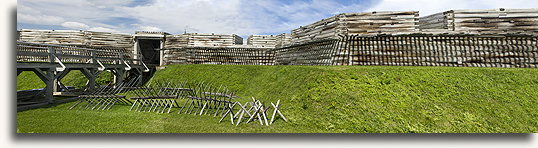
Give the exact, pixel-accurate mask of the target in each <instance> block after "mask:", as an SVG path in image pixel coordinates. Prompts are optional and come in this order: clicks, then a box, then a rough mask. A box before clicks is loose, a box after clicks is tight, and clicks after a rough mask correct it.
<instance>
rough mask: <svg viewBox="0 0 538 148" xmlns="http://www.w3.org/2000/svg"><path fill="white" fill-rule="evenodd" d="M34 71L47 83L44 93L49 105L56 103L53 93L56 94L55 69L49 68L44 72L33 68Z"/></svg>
mask: <svg viewBox="0 0 538 148" xmlns="http://www.w3.org/2000/svg"><path fill="white" fill-rule="evenodd" d="M32 71H33V72H34V73H35V74H36V75H37V76H38V77H39V79H41V81H43V82H44V83H45V88H44V90H43V91H45V92H44V96H45V99H46V100H47V102H48V103H54V98H53V93H54V85H55V84H54V71H55V68H47V69H45V70H44V71H43V69H40V68H33V69H32Z"/></svg>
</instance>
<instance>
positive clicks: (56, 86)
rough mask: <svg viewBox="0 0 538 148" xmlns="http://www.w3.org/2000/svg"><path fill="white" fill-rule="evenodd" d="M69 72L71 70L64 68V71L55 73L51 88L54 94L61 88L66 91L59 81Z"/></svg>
mask: <svg viewBox="0 0 538 148" xmlns="http://www.w3.org/2000/svg"><path fill="white" fill-rule="evenodd" d="M69 72H71V69H69V68H66V69H65V70H64V71H58V72H56V74H55V76H54V87H53V90H54V92H59V91H60V90H59V89H61V88H63V89H65V90H67V87H65V86H64V85H63V84H62V82H61V81H62V79H63V78H64V77H65V76H66V75H67V74H68V73H69Z"/></svg>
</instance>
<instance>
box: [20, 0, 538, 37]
mask: <svg viewBox="0 0 538 148" xmlns="http://www.w3.org/2000/svg"><path fill="white" fill-rule="evenodd" d="M537 6H538V1H536V0H509V1H507V0H332V1H331V0H295V1H290V0H272V1H270V0H19V1H18V4H17V29H47V30H93V31H105V32H118V33H128V34H132V33H134V31H140V30H145V31H165V32H168V33H172V34H181V33H183V32H184V31H185V29H186V30H187V32H199V33H219V34H232V33H234V34H238V35H240V36H242V37H244V38H245V37H247V36H249V35H252V34H280V33H289V32H290V31H291V30H292V29H295V28H298V27H299V26H302V25H307V24H310V23H313V22H315V21H318V20H321V19H323V18H327V17H330V16H333V15H335V14H339V13H344V12H369V11H404V10H416V11H420V15H421V16H425V15H428V14H432V13H436V12H442V11H446V10H450V9H488V8H532V7H537Z"/></svg>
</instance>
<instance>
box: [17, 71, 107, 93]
mask: <svg viewBox="0 0 538 148" xmlns="http://www.w3.org/2000/svg"><path fill="white" fill-rule="evenodd" d="M112 80H113V75H112V73H111V72H109V71H103V72H101V73H100V74H99V76H97V83H98V84H107V83H109V82H111V81H112ZM87 81H88V79H86V77H85V76H84V74H82V72H80V71H79V70H73V71H71V72H69V73H68V74H67V75H66V76H65V77H64V78H63V79H62V83H63V84H64V85H65V86H74V87H76V88H82V87H84V85H86V82H87ZM43 87H45V83H43V81H41V80H40V79H39V77H38V76H37V75H36V74H35V73H34V72H32V71H24V72H22V73H21V74H20V75H19V76H17V90H29V89H38V88H43Z"/></svg>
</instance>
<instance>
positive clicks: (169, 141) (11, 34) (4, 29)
mask: <svg viewBox="0 0 538 148" xmlns="http://www.w3.org/2000/svg"><path fill="white" fill-rule="evenodd" d="M0 5H1V7H2V9H1V10H2V16H1V22H2V23H1V34H0V38H1V39H0V40H1V41H0V50H1V51H2V54H1V56H2V57H1V58H0V59H1V61H0V64H1V65H0V66H1V67H2V70H1V71H0V75H1V79H0V83H2V85H1V88H0V90H1V92H2V93H1V94H2V97H0V110H1V111H0V113H1V115H0V117H1V118H0V140H1V141H0V148H5V147H7V148H9V147H54V148H64V147H65V148H71V147H91V148H94V147H99V148H107V147H130V148H157V147H234V148H240V147H278V148H283V147H294V148H296V147H357V146H360V147H402V148H407V147H409V148H430V147H472V148H477V147H484V148H501V147H511V148H516V147H521V148H538V134H536V133H534V134H16V129H15V128H16V116H15V115H16V108H15V98H16V96H15V95H16V94H15V91H16V90H15V89H16V79H15V76H16V74H15V69H16V67H15V63H16V62H15V59H14V58H15V54H16V53H15V49H14V47H15V46H14V42H15V40H16V39H15V34H16V32H15V30H16V23H17V22H16V21H17V19H16V15H17V14H16V7H17V2H16V1H15V0H1V2H0ZM66 13H68V12H66Z"/></svg>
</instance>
